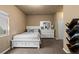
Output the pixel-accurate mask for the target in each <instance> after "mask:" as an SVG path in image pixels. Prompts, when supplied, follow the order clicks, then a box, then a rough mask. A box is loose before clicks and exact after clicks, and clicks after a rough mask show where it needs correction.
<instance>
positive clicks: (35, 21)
mask: <svg viewBox="0 0 79 59" xmlns="http://www.w3.org/2000/svg"><path fill="white" fill-rule="evenodd" d="M46 20H47V21H49V20H50V21H51V23H52V24H53V23H54V19H53V15H27V20H26V22H27V23H26V24H27V25H31V26H39V25H40V21H46Z"/></svg>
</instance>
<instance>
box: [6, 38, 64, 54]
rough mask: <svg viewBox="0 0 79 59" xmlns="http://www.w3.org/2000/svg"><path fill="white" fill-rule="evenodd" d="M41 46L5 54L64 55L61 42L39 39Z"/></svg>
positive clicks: (13, 50) (14, 50)
mask: <svg viewBox="0 0 79 59" xmlns="http://www.w3.org/2000/svg"><path fill="white" fill-rule="evenodd" d="M41 41H42V45H41V48H40V49H37V48H14V49H12V50H10V51H8V52H7V53H6V54H65V52H64V51H63V41H62V40H55V39H41Z"/></svg>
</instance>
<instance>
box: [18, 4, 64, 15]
mask: <svg viewBox="0 0 79 59" xmlns="http://www.w3.org/2000/svg"><path fill="white" fill-rule="evenodd" d="M17 7H18V8H19V9H20V10H22V11H23V12H24V13H25V14H53V13H55V12H57V11H61V10H62V9H63V6H62V5H19V6H17Z"/></svg>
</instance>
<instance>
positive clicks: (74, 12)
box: [63, 5, 79, 53]
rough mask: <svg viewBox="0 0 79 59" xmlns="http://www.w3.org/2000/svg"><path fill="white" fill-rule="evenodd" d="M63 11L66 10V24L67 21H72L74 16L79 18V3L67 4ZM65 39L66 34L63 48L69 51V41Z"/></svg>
mask: <svg viewBox="0 0 79 59" xmlns="http://www.w3.org/2000/svg"><path fill="white" fill-rule="evenodd" d="M63 11H64V22H65V24H66V23H67V22H68V23H70V21H71V20H72V19H73V18H79V6H78V5H67V6H66V5H65V6H64V7H63ZM65 29H66V26H65ZM65 39H66V34H64V43H63V48H64V50H65V51H66V52H68V53H69V50H68V48H67V46H66V43H67V41H66V40H65Z"/></svg>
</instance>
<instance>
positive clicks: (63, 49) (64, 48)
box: [63, 48, 71, 54]
mask: <svg viewBox="0 0 79 59" xmlns="http://www.w3.org/2000/svg"><path fill="white" fill-rule="evenodd" d="M63 50H64V51H65V52H66V53H68V54H69V53H71V52H70V51H67V50H66V49H65V48H63Z"/></svg>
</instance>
